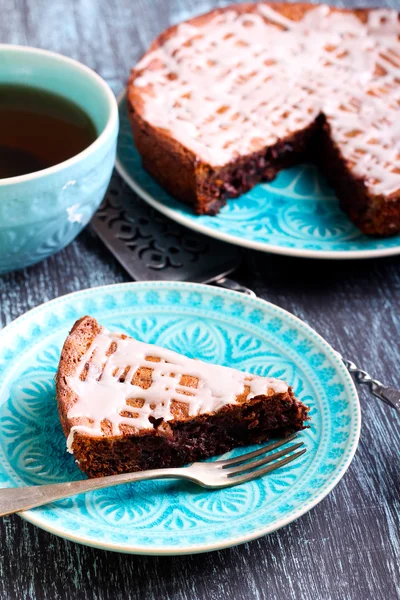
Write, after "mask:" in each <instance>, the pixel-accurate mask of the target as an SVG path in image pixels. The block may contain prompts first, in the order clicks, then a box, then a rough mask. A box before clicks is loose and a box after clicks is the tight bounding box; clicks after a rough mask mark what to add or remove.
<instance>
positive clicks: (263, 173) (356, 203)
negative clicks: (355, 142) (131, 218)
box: [127, 3, 400, 236]
mask: <svg viewBox="0 0 400 600" xmlns="http://www.w3.org/2000/svg"><path fill="white" fill-rule="evenodd" d="M258 4H263V3H258ZM265 4H266V5H270V6H271V7H273V9H274V10H275V11H277V12H278V13H280V14H282V15H283V16H285V17H287V18H289V19H291V20H294V21H296V20H300V19H302V18H303V16H304V15H305V13H307V12H308V11H309V10H312V9H314V8H315V5H314V4H309V3H299V4H281V3H273V4H269V3H265ZM226 10H235V11H237V13H239V14H240V13H247V12H250V13H251V12H255V11H256V10H257V4H248V3H246V4H240V5H231V6H227V7H225V8H220V9H215V10H213V11H211V12H209V13H207V14H205V15H200V16H198V17H195V18H194V19H191V20H189V21H188V23H190V24H192V25H201V24H203V23H205V22H207V21H208V20H209V19H212V18H213V17H214V16H216V15H218V14H220V13H222V12H224V11H226ZM331 10H333V11H335V12H343V13H346V12H350V13H352V14H354V15H355V16H356V17H357V18H359V19H360V20H361V21H362V22H365V21H366V20H367V17H368V14H369V12H370V11H371V10H372V9H355V10H349V9H347V10H346V9H339V8H336V7H331ZM267 20H268V19H267ZM177 27H178V25H175V26H173V27H170V28H169V29H167V30H166V31H164V32H163V33H161V35H159V36H158V37H157V38H156V39H155V40H154V42H153V43H152V45H151V46H150V48H149V50H148V52H147V53H146V54H145V56H146V55H147V54H149V53H150V52H152V51H153V50H154V49H156V48H159V47H160V46H162V45H163V44H164V43H165V41H166V40H168V39H169V38H170V37H172V36H174V34H175V32H176V30H177ZM142 72H143V71H142V70H140V69H136V68H133V69H132V71H131V74H130V78H129V81H128V86H127V106H128V114H129V119H130V123H131V127H132V133H133V137H134V140H135V145H136V147H137V149H138V151H139V153H140V155H141V157H142V162H143V166H144V168H145V169H146V170H147V171H148V172H149V173H150V174H151V175H152V177H154V179H156V180H157V181H158V182H159V183H160V184H161V185H162V186H163V187H164V188H165V190H166V191H167V192H168V193H170V194H171V195H172V196H174V197H175V198H177V199H178V200H180V201H182V202H184V203H186V204H188V205H190V206H192V207H193V209H194V211H195V212H196V213H197V214H208V215H215V214H217V213H218V212H219V210H220V209H221V208H222V207H223V206H224V205H225V204H226V201H227V200H228V199H229V198H235V197H237V196H239V195H241V194H243V193H245V192H246V191H248V190H250V189H251V188H252V187H254V185H256V184H257V183H259V182H261V181H271V180H272V179H274V177H275V176H276V175H277V173H278V172H279V171H280V170H281V169H283V168H286V167H288V166H291V165H294V164H299V163H301V162H304V160H311V161H315V162H317V163H318V164H319V165H320V166H321V168H322V171H323V173H324V174H325V175H327V177H328V180H329V181H330V183H331V184H332V185H333V187H334V189H335V191H336V194H337V196H338V198H339V201H340V206H341V208H342V209H343V210H344V212H345V213H346V214H347V215H348V217H349V218H350V219H351V220H352V221H353V222H354V223H355V225H356V226H357V227H358V228H359V229H361V231H362V232H363V233H366V234H368V235H377V236H389V235H394V234H397V233H399V232H400V191H399V192H396V193H394V194H391V195H390V196H385V195H382V194H381V195H373V194H371V193H370V192H369V191H368V189H367V187H366V185H365V182H364V180H363V179H362V178H357V177H355V176H354V175H353V174H352V172H351V171H350V165H349V164H348V163H347V162H346V160H345V159H344V158H343V157H342V156H341V154H340V151H339V149H338V148H337V147H336V146H335V145H334V143H333V142H332V139H331V137H330V136H329V127H328V126H327V125H326V124H325V122H324V118H323V116H322V115H321V116H320V117H318V118H317V119H316V121H315V122H314V123H313V124H312V125H311V126H309V127H307V129H305V130H303V131H299V132H297V133H296V134H294V135H292V136H289V137H288V138H284V139H281V140H279V141H278V142H277V143H276V144H274V145H273V146H269V147H267V146H266V147H265V148H263V149H262V150H261V151H259V152H256V153H254V154H251V155H247V156H241V157H240V158H238V159H236V160H233V161H232V162H231V163H229V164H228V165H225V166H223V167H213V166H211V165H209V164H207V163H205V162H203V161H202V160H200V159H199V158H197V156H196V155H195V153H194V152H192V151H191V150H190V149H188V148H186V147H185V146H184V145H183V144H181V143H180V142H179V141H178V140H176V139H174V137H173V136H172V135H171V134H170V132H169V131H167V130H165V129H162V128H159V127H154V126H152V125H151V124H150V123H149V122H148V121H146V119H145V118H144V100H143V88H141V87H135V80H136V78H137V77H139V76H140V75H141V74H142ZM144 89H145V88H144ZM315 148H318V151H317V152H315V151H314V149H315Z"/></svg>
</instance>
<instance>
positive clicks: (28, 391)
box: [0, 282, 360, 555]
mask: <svg viewBox="0 0 400 600" xmlns="http://www.w3.org/2000/svg"><path fill="white" fill-rule="evenodd" d="M86 314H89V315H92V316H94V317H96V318H97V319H98V320H99V322H101V323H102V324H104V325H105V326H107V327H108V328H110V329H112V330H117V331H118V330H119V331H124V332H127V333H128V334H130V335H132V336H135V337H137V338H138V339H140V340H142V341H145V342H149V343H157V344H158V345H162V346H165V347H167V348H170V349H172V350H176V351H178V352H181V353H184V354H186V355H188V356H191V357H197V358H200V359H202V360H204V361H210V362H211V361H212V362H215V363H217V364H222V365H227V366H231V367H235V368H238V369H242V370H246V371H250V372H254V373H257V374H260V375H266V376H273V377H280V378H283V379H285V380H287V381H288V382H289V383H290V384H291V385H292V386H293V388H294V391H295V393H296V395H297V396H298V397H299V398H300V399H301V400H302V401H303V402H305V403H306V404H308V405H309V406H310V407H311V411H310V415H311V418H312V421H311V426H310V428H309V429H307V430H305V431H303V432H301V433H300V434H299V438H300V439H301V440H302V441H304V443H305V445H306V447H307V452H306V453H305V454H304V455H303V456H302V457H301V458H300V459H298V460H297V461H295V462H293V463H292V464H289V465H287V466H286V467H284V468H283V469H280V470H278V471H276V472H274V473H271V474H269V475H267V476H265V477H263V478H260V479H258V480H256V481H253V482H250V483H246V484H243V485H241V486H236V487H233V488H230V489H226V490H220V491H207V490H204V489H202V488H200V487H197V486H195V485H194V484H191V483H189V482H181V481H177V480H163V481H151V482H149V481H147V482H143V483H137V484H130V485H125V486H119V487H115V488H111V489H109V490H98V491H95V492H91V493H90V494H86V495H80V496H75V497H73V498H69V499H66V500H62V501H59V502H56V503H53V504H50V505H47V506H46V507H44V508H37V509H34V510H30V511H26V512H24V513H21V516H23V517H24V518H25V519H27V520H28V521H30V522H31V523H34V524H35V525H38V526H39V527H42V528H43V529H46V530H47V531H50V532H52V533H55V534H57V535H59V536H62V537H64V538H67V539H70V540H73V541H76V542H80V543H83V544H88V545H91V546H96V547H99V548H104V549H107V550H116V551H120V552H131V553H139V554H156V555H159V554H187V553H192V552H205V551H208V550H215V549H220V548H224V547H228V546H233V545H235V544H239V543H242V542H245V541H249V540H252V539H254V538H257V537H259V536H261V535H264V534H267V533H269V532H271V531H274V530H276V529H278V528H280V527H283V526H284V525H286V524H288V523H290V522H291V521H293V520H294V519H296V518H297V517H299V516H301V515H302V514H304V513H305V512H306V511H308V510H310V509H311V508H312V507H313V506H315V505H316V504H317V503H318V502H319V501H320V500H321V499H322V498H323V497H324V496H325V495H326V494H327V493H328V492H329V491H330V490H331V489H332V488H333V487H334V486H335V485H336V484H337V483H338V481H339V480H340V479H341V477H342V476H343V474H344V473H345V471H346V469H347V468H348V466H349V464H350V462H351V459H352V457H353V455H354V452H355V450H356V447H357V442H358V437H359V431H360V408H359V403H358V397H357V392H356V390H355V387H354V384H353V382H352V380H351V377H350V375H349V374H348V372H347V371H346V369H345V367H344V366H343V365H342V363H341V361H340V360H339V359H338V357H337V355H336V354H335V352H334V350H333V349H332V348H331V347H330V346H329V345H328V343H327V342H326V341H325V340H323V339H322V338H321V337H320V336H319V335H318V334H317V333H316V332H315V331H313V330H312V329H311V328H310V327H309V326H308V325H306V324H305V323H303V322H302V321H300V320H299V319H297V318H296V317H294V316H293V315H291V314H289V313H287V312H286V311H284V310H282V309H280V308H278V307H277V306H274V305H272V304H269V303H267V302H264V301H263V300H260V299H254V298H249V297H247V296H245V295H243V294H240V293H238V292H232V291H228V290H223V289H219V288H216V287H212V286H206V285H201V284H191V283H179V282H162V283H160V282H157V283H155V282H148V283H125V284H117V285H111V286H105V287H99V288H93V289H89V290H84V291H80V292H76V293H74V294H70V295H67V296H63V297H61V298H58V299H56V300H52V301H51V302H48V303H47V304H43V305H41V306H39V307H37V308H35V309H33V310H31V311H30V312H28V313H26V314H25V315H23V316H22V317H20V318H18V319H17V320H16V321H14V322H13V323H11V324H10V325H8V326H7V327H6V328H4V329H3V330H2V331H0V486H2V487H6V486H21V485H34V484H44V483H53V482H62V481H68V480H74V479H80V478H83V477H84V476H83V475H82V473H81V472H80V471H79V469H78V467H77V466H76V464H75V462H74V459H73V457H72V456H71V455H70V454H68V453H67V452H66V443H65V438H64V435H63V433H62V430H61V425H60V423H59V419H58V412H57V406H56V400H55V385H54V375H55V372H56V369H57V364H58V360H59V355H60V350H61V347H62V344H63V341H64V339H65V337H66V336H67V334H68V331H69V330H70V329H71V327H72V325H73V323H74V322H75V320H76V319H78V318H79V317H81V316H83V315H86ZM246 450H247V449H246ZM246 450H243V449H241V450H234V451H233V452H231V453H229V455H236V454H240V453H242V452H245V451H246Z"/></svg>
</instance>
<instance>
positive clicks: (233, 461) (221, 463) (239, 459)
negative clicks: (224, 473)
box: [212, 433, 297, 469]
mask: <svg viewBox="0 0 400 600" xmlns="http://www.w3.org/2000/svg"><path fill="white" fill-rule="evenodd" d="M296 437H297V433H292V435H289V436H288V437H286V438H284V439H282V440H277V441H276V442H273V443H272V444H268V446H263V447H262V448H260V449H259V450H253V452H248V453H247V454H242V455H241V456H235V457H234V458H228V459H227V460H216V461H215V462H214V463H212V464H213V465H214V466H218V467H222V468H223V469H227V468H228V467H231V466H234V465H241V464H242V463H244V462H246V461H248V460H250V459H252V458H256V457H257V456H260V455H261V454H265V453H266V452H271V450H275V449H276V448H280V447H281V446H283V445H284V444H287V443H288V442H291V441H292V440H294V439H295V438H296Z"/></svg>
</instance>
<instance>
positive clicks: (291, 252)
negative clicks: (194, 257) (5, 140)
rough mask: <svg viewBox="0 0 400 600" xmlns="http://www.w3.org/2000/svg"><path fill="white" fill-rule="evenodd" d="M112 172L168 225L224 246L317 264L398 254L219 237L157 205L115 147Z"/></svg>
mask: <svg viewBox="0 0 400 600" xmlns="http://www.w3.org/2000/svg"><path fill="white" fill-rule="evenodd" d="M125 98H126V91H125V90H122V91H121V92H120V93H119V94H118V96H117V103H118V110H119V109H120V108H121V106H122V103H123V102H124V101H125ZM120 135H121V127H120V129H119V131H118V138H117V139H118V140H119V138H120ZM115 168H116V170H117V172H118V174H119V175H120V177H122V179H123V180H124V181H125V182H126V183H127V184H128V185H129V187H130V188H131V189H132V190H133V191H134V192H135V193H136V194H137V195H138V196H140V198H142V200H144V201H145V202H147V203H148V204H150V206H152V207H153V208H155V209H156V210H158V211H159V212H161V213H162V214H164V215H165V216H166V217H168V218H170V219H171V220H172V221H175V222H176V223H179V224H180V225H184V226H185V227H187V228H189V229H192V230H193V231H197V232H198V233H202V234H203V235H206V236H208V237H211V238H214V239H217V240H221V241H222V242H226V243H228V244H233V245H235V246H241V247H243V248H250V249H251V250H257V251H260V252H265V253H271V254H279V255H282V256H294V257H297V258H314V259H318V260H324V259H327V260H335V259H336V260H352V259H358V260H360V259H367V258H383V257H385V256H395V255H398V254H400V239H399V244H398V245H397V246H394V247H393V248H377V249H375V250H310V249H302V248H286V247H285V246H277V245H275V244H269V243H267V242H259V241H254V240H249V239H243V238H240V237H238V236H236V235H232V234H230V233H223V232H221V231H219V230H217V229H210V228H209V227H207V226H206V225H202V224H201V223H196V221H192V220H191V219H189V218H188V217H186V216H185V215H183V214H181V213H179V212H177V211H175V210H174V209H173V208H170V207H169V206H166V205H165V204H163V203H162V202H159V201H158V200H157V199H156V198H154V197H153V196H152V195H151V194H149V193H148V192H147V191H146V190H145V189H144V188H143V187H142V186H141V185H140V184H139V183H138V182H137V181H136V180H135V179H134V178H133V177H132V175H130V174H129V173H128V171H127V170H126V168H125V166H124V164H123V162H122V161H121V159H120V156H119V152H118V145H117V153H116V157H115Z"/></svg>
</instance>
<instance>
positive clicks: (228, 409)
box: [56, 317, 308, 477]
mask: <svg viewBox="0 0 400 600" xmlns="http://www.w3.org/2000/svg"><path fill="white" fill-rule="evenodd" d="M56 386H57V401H58V408H59V414H60V419H61V424H62V427H63V430H64V433H65V436H66V437H67V447H68V450H69V451H70V452H72V453H73V454H74V457H75V459H76V461H77V463H78V465H79V467H80V468H81V469H82V471H84V472H85V473H86V474H87V475H89V477H99V476H104V475H112V474H116V473H123V472H130V471H139V470H144V469H152V468H159V467H177V466H183V465H185V464H187V463H190V462H193V461H196V460H199V459H204V458H207V457H210V456H214V455H218V454H222V453H224V452H226V451H228V450H231V449H232V448H234V447H236V446H245V445H248V444H253V443H258V442H263V441H265V440H267V439H268V438H269V437H270V436H273V437H277V436H286V435H288V434H290V433H292V432H294V431H298V430H301V429H303V428H304V424H305V421H307V419H308V416H307V413H308V408H307V407H306V406H305V405H304V404H302V403H301V402H300V401H299V400H297V399H296V398H295V397H294V395H293V392H292V390H291V388H290V387H289V386H288V385H287V384H286V383H285V382H283V381H281V380H278V379H273V378H268V377H259V376H256V375H251V374H248V373H243V372H241V371H236V370H235V369H230V368H228V367H221V366H216V365H212V364H207V363H204V362H201V361H199V360H195V359H189V358H186V357H184V356H182V355H180V354H177V353H176V352H172V351H170V350H166V349H164V348H160V347H157V346H153V345H151V344H145V343H143V342H139V341H137V340H135V339H133V338H130V337H128V336H126V335H124V334H118V333H110V332H109V331H107V330H106V329H104V328H103V327H101V326H100V325H99V324H98V323H97V321H96V320H95V319H93V318H91V317H83V318H82V319H80V320H79V321H77V322H76V323H75V325H74V327H73V329H72V331H71V333H70V335H69V336H68V338H67V339H66V341H65V344H64V347H63V350H62V354H61V359H60V364H59V368H58V372H57V376H56Z"/></svg>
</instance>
